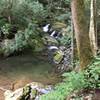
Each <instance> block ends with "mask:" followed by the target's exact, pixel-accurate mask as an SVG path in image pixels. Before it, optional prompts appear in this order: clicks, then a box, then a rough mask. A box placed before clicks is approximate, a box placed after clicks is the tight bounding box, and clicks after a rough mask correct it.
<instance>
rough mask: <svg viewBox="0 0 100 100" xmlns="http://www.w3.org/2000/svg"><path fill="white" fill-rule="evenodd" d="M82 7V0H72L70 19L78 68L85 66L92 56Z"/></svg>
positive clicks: (81, 68)
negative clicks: (78, 61)
mask: <svg viewBox="0 0 100 100" xmlns="http://www.w3.org/2000/svg"><path fill="white" fill-rule="evenodd" d="M84 9H85V7H84V0H72V2H71V10H72V19H73V24H74V29H75V38H76V43H77V50H78V55H79V60H80V68H79V69H80V70H83V69H84V68H86V67H87V65H88V64H89V63H90V62H91V59H92V57H93V55H92V50H91V46H90V40H89V32H88V27H87V23H86V19H85V13H84Z"/></svg>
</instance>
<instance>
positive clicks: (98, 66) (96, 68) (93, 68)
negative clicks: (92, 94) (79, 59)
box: [84, 58, 100, 88]
mask: <svg viewBox="0 0 100 100" xmlns="http://www.w3.org/2000/svg"><path fill="white" fill-rule="evenodd" d="M84 74H85V76H86V79H87V80H88V84H87V85H88V86H87V87H88V88H100V58H96V59H95V60H94V62H93V63H92V64H91V65H89V68H88V69H86V71H85V72H84Z"/></svg>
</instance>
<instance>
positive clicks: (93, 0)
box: [89, 0, 97, 56]
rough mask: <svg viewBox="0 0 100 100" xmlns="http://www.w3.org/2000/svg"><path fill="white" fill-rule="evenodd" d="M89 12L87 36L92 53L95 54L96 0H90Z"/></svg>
mask: <svg viewBox="0 0 100 100" xmlns="http://www.w3.org/2000/svg"><path fill="white" fill-rule="evenodd" d="M90 12H91V16H90V29H89V37H90V43H91V48H92V52H93V55H94V56H96V53H97V31H96V0H91V6H90Z"/></svg>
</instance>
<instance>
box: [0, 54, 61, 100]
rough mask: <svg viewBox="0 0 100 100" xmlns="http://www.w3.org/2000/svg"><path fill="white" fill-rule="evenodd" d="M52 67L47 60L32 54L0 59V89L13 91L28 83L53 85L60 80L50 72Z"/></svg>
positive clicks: (0, 94)
mask: <svg viewBox="0 0 100 100" xmlns="http://www.w3.org/2000/svg"><path fill="white" fill-rule="evenodd" d="M53 67H54V66H52V65H51V64H50V63H49V62H48V61H47V58H45V57H37V56H36V57H35V56H34V55H32V54H28V55H27V54H25V55H19V56H12V57H8V58H5V59H0V87H3V88H5V89H13V90H15V89H18V88H20V87H23V86H25V85H26V84H28V83H30V82H40V83H43V84H46V85H54V84H56V83H58V82H59V81H60V80H61V78H60V77H59V76H58V75H56V74H54V73H53V72H52V70H53ZM2 93H3V91H0V100H4V99H3V96H2V95H3V94H2Z"/></svg>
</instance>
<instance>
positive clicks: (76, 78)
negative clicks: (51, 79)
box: [40, 72, 86, 100]
mask: <svg viewBox="0 0 100 100" xmlns="http://www.w3.org/2000/svg"><path fill="white" fill-rule="evenodd" d="M63 76H64V77H65V78H64V81H63V82H62V83H59V84H58V85H57V86H56V87H55V90H54V91H52V92H50V93H49V94H47V95H43V96H41V98H40V100H64V99H65V98H66V96H68V95H69V94H70V93H71V92H73V91H74V90H79V89H82V88H84V87H85V86H86V80H85V77H84V74H83V73H82V72H80V73H76V72H71V73H65V74H63Z"/></svg>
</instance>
